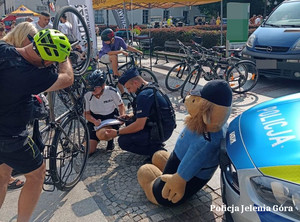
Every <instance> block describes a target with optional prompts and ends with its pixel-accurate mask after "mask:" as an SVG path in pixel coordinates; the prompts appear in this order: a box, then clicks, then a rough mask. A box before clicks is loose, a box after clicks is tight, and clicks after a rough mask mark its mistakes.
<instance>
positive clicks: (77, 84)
mask: <svg viewBox="0 0 300 222" xmlns="http://www.w3.org/2000/svg"><path fill="white" fill-rule="evenodd" d="M64 13H67V16H70V17H72V18H73V19H74V21H76V24H77V28H78V30H77V31H78V33H80V35H79V36H76V37H75V38H74V39H75V40H74V39H73V40H74V41H70V43H71V46H72V49H73V50H72V51H71V54H70V60H71V63H72V67H73V70H74V75H75V81H74V84H73V85H72V86H70V87H68V88H66V89H63V90H59V91H58V92H51V93H48V101H49V115H48V116H47V117H45V118H43V119H42V120H38V119H35V120H34V122H33V129H32V131H33V136H32V137H33V140H34V141H35V143H36V144H37V145H38V147H39V148H40V150H41V152H42V154H43V157H44V161H45V163H46V177H45V182H44V185H52V188H49V186H44V187H43V189H44V190H46V191H54V189H55V187H56V188H57V189H59V190H70V189H72V188H73V187H74V186H75V185H76V184H77V183H78V182H79V180H80V179H81V177H82V174H83V171H84V169H85V165H86V161H87V158H88V152H89V132H88V128H87V125H86V121H85V119H84V118H83V117H82V114H83V103H84V93H85V84H84V83H85V81H84V79H83V77H82V74H83V73H85V71H86V69H87V67H88V66H89V61H90V45H91V43H90V37H89V30H88V27H87V25H86V23H85V21H84V19H83V17H82V16H81V15H80V13H79V12H78V11H77V10H76V9H75V8H73V7H71V6H66V7H63V8H61V9H60V10H59V11H58V12H57V14H56V17H55V19H54V22H53V28H54V29H58V24H59V20H60V17H61V16H62V15H63V14H64ZM73 28H75V27H74V26H73ZM75 29H76V28H75ZM75 31H76V30H75ZM80 39H81V40H82V39H85V40H87V45H88V47H87V48H86V50H87V51H86V56H85V57H84V59H82V60H80V59H79V58H78V56H77V53H75V48H76V46H77V45H78V44H80ZM55 95H58V96H55ZM55 98H60V99H61V101H62V102H63V103H64V104H65V105H66V107H67V108H68V109H67V111H66V112H64V113H63V114H61V115H60V116H58V117H55V114H54V106H55V108H56V109H57V103H54V100H55Z"/></svg>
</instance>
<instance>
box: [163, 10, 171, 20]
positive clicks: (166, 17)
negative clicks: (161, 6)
mask: <svg viewBox="0 0 300 222" xmlns="http://www.w3.org/2000/svg"><path fill="white" fill-rule="evenodd" d="M169 15H170V11H169V10H164V15H163V18H165V19H166V20H167V19H168V18H169Z"/></svg>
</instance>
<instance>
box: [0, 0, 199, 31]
mask: <svg viewBox="0 0 300 222" xmlns="http://www.w3.org/2000/svg"><path fill="white" fill-rule="evenodd" d="M50 2H53V3H54V4H55V9H56V11H57V10H59V9H60V8H61V7H63V6H66V5H68V0H0V15H1V16H4V15H5V14H9V13H11V12H12V11H14V10H16V9H17V8H18V7H19V6H20V5H22V4H23V5H25V6H26V7H27V8H29V9H30V10H32V11H35V12H37V13H40V12H42V11H48V12H49V13H50V14H51V16H55V14H56V12H53V11H51V10H50V7H48V5H49V3H50ZM5 11H6V12H5ZM126 14H127V16H126V17H127V21H128V22H129V24H138V25H141V24H150V23H151V22H153V21H161V22H162V21H163V20H164V19H166V20H167V19H168V18H169V16H172V17H173V20H175V21H176V20H177V21H179V20H180V21H182V22H183V23H184V24H186V25H194V18H195V17H196V16H197V15H199V10H198V7H197V6H185V7H178V8H169V9H159V8H153V9H137V10H132V11H127V12H126ZM126 14H125V15H126ZM94 16H95V24H104V25H117V22H116V20H115V17H114V15H113V11H112V10H94Z"/></svg>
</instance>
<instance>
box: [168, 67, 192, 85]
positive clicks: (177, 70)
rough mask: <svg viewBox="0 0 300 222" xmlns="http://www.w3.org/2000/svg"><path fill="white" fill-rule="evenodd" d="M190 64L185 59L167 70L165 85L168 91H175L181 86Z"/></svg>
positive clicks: (188, 71) (189, 69)
mask: <svg viewBox="0 0 300 222" xmlns="http://www.w3.org/2000/svg"><path fill="white" fill-rule="evenodd" d="M191 69H192V68H191V66H190V64H188V63H187V62H186V61H184V62H180V63H178V64H176V65H175V66H173V67H172V68H171V69H170V71H169V72H168V74H167V76H166V79H165V85H166V87H167V89H168V90H169V91H177V90H179V89H180V88H181V87H182V86H183V83H184V81H185V79H186V77H187V76H188V74H189V73H190V71H191Z"/></svg>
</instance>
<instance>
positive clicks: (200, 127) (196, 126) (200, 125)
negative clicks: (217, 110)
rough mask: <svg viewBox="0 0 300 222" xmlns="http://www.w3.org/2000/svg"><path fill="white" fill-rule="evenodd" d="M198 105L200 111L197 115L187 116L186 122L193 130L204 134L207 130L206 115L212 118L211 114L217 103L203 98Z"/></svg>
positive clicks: (207, 117)
mask: <svg viewBox="0 0 300 222" xmlns="http://www.w3.org/2000/svg"><path fill="white" fill-rule="evenodd" d="M197 106H198V107H199V110H200V111H199V112H198V113H197V115H195V116H191V115H188V116H187V117H186V118H185V124H186V126H187V127H188V128H189V130H191V131H192V132H196V133H197V134H202V133H203V132H207V125H206V124H205V122H204V117H206V119H210V115H211V113H212V110H213V109H214V106H215V104H213V103H211V102H209V101H207V100H206V99H202V100H201V102H200V103H198V105H197Z"/></svg>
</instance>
